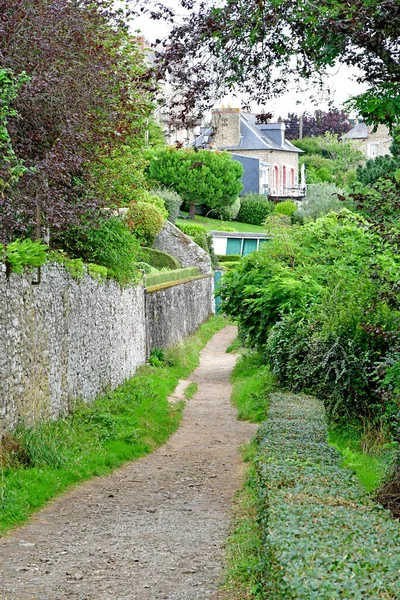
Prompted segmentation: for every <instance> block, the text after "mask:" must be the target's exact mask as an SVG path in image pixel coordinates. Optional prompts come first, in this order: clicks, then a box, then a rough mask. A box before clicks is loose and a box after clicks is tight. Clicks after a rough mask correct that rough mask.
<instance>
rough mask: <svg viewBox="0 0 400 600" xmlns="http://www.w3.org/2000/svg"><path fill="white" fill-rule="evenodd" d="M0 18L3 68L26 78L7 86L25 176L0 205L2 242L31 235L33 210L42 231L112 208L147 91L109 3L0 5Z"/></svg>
mask: <svg viewBox="0 0 400 600" xmlns="http://www.w3.org/2000/svg"><path fill="white" fill-rule="evenodd" d="M0 15H1V30H2V41H1V47H0V51H1V59H2V65H3V68H4V69H6V71H7V73H15V74H26V75H21V76H20V77H19V79H18V80H15V82H16V85H17V87H18V95H15V94H14V97H13V98H12V102H11V104H10V107H11V109H12V111H13V112H12V113H10V114H9V116H8V118H7V121H8V122H7V131H8V135H9V139H10V145H11V147H12V148H13V149H14V152H15V156H16V160H17V161H19V165H21V164H23V165H24V168H25V169H26V170H25V171H24V172H23V173H22V176H21V177H19V176H18V178H17V179H16V180H15V181H14V184H13V186H12V187H10V188H8V190H7V194H6V195H5V196H4V197H3V199H2V205H1V213H0V228H1V231H2V239H7V240H8V239H11V238H12V237H13V236H14V237H20V236H21V235H23V236H24V237H25V236H26V235H29V234H30V232H31V230H32V227H33V225H34V223H35V221H36V213H37V206H36V205H37V204H38V211H39V213H40V218H41V221H42V224H43V227H50V228H51V230H52V231H60V230H65V229H66V228H68V227H69V226H77V225H78V224H79V223H80V220H81V218H82V217H84V219H85V220H88V219H89V218H92V220H93V219H95V216H96V215H97V208H98V206H101V205H104V204H105V203H107V202H108V201H110V200H112V201H113V202H114V204H115V203H116V202H117V201H118V199H116V198H115V197H114V194H117V193H119V191H120V189H121V187H122V184H121V181H120V180H118V181H115V188H114V187H113V186H114V178H115V177H116V174H117V173H118V170H119V169H120V168H121V178H122V177H123V173H124V174H125V175H126V173H127V171H128V170H129V165H132V164H135V165H137V164H139V163H138V162H135V161H133V162H132V161H131V156H130V155H129V151H127V153H125V154H124V152H125V150H123V149H121V146H122V145H123V144H128V145H131V144H133V145H136V146H137V145H138V144H139V143H140V142H139V141H140V140H143V141H144V132H145V129H146V121H147V117H148V116H149V115H150V113H151V111H152V95H153V85H154V84H153V82H152V80H151V77H149V70H148V66H147V64H146V62H145V60H144V55H143V52H142V50H141V48H140V45H139V43H138V41H137V39H135V38H132V37H131V36H130V34H129V31H128V27H127V24H126V21H125V16H126V15H125V14H124V11H123V10H122V9H118V8H114V7H113V3H112V2H111V1H110V0H93V1H92V0H90V1H89V0H82V1H80V2H65V1H64V0H43V1H41V2H39V3H37V2H36V3H35V2H34V3H32V2H31V1H30V0H15V1H13V2H9V1H8V0H0ZM2 73H3V74H4V71H2ZM23 78H25V79H24V80H23ZM22 83H23V85H21V84H22ZM14 87H15V86H14ZM2 90H3V91H4V78H3V79H2ZM127 155H129V156H128V158H129V160H128V159H127ZM126 160H128V162H129V165H128V167H127V168H125V166H126V165H125V163H124V161H126ZM97 162H98V163H99V165H100V166H99V167H98V168H96V167H95V166H94V165H95V163H97ZM139 162H140V161H139ZM122 167H123V168H122ZM107 169H110V171H111V172H110V174H109V177H107V175H106V171H107ZM97 183H98V186H99V187H96V184H97ZM16 206H18V211H16V210H15V207H16Z"/></svg>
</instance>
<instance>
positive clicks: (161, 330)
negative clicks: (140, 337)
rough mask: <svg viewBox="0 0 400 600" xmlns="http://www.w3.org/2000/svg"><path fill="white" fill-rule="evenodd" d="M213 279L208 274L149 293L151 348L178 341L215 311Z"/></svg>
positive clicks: (168, 345)
mask: <svg viewBox="0 0 400 600" xmlns="http://www.w3.org/2000/svg"><path fill="white" fill-rule="evenodd" d="M213 290H214V279H213V276H212V275H205V276H203V277H199V278H197V279H194V280H192V281H188V282H186V283H180V284H179V283H178V284H175V285H170V286H168V287H166V286H165V285H164V286H159V289H155V290H154V291H152V290H151V289H150V290H148V291H147V292H146V320H147V339H148V349H149V351H151V350H152V349H153V348H170V347H171V346H174V345H175V344H179V342H181V341H182V340H183V339H185V338H186V337H187V336H188V335H190V334H191V333H193V332H194V331H196V329H197V328H198V327H199V325H201V323H203V322H204V321H205V320H206V319H207V318H208V317H209V316H210V315H211V314H212V313H213V312H214V295H213Z"/></svg>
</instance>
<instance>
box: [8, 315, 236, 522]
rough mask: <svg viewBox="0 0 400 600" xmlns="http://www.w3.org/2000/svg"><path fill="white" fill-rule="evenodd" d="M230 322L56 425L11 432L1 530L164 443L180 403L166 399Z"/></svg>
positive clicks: (205, 329) (207, 327) (212, 323)
mask: <svg viewBox="0 0 400 600" xmlns="http://www.w3.org/2000/svg"><path fill="white" fill-rule="evenodd" d="M225 324H226V321H225V320H224V319H223V318H222V317H213V318H212V319H210V320H209V321H207V323H205V324H204V325H202V326H201V327H200V328H199V329H198V330H197V332H196V333H195V334H193V335H192V336H190V337H189V338H188V339H187V340H186V341H185V342H184V343H183V344H181V345H180V346H179V347H178V348H174V349H170V350H168V351H167V352H166V353H165V354H166V356H165V358H166V360H165V362H164V363H163V365H162V366H160V367H158V368H157V369H154V368H152V367H142V368H140V369H138V371H137V373H136V375H135V377H133V378H132V379H130V380H129V381H127V382H126V383H125V384H123V385H122V386H120V387H118V388H117V389H116V390H114V391H112V392H109V393H107V394H105V395H104V396H102V397H100V398H98V399H97V400H96V401H95V402H93V403H92V404H90V405H88V404H83V403H79V402H76V405H75V408H74V410H73V412H72V414H70V415H68V416H65V417H64V418H62V419H60V420H58V421H56V422H52V423H46V424H42V425H39V426H38V427H37V428H35V429H27V428H25V427H23V426H20V427H19V428H17V430H16V431H14V432H12V433H11V434H10V437H9V438H8V440H7V441H6V443H4V442H3V443H2V445H0V473H1V475H2V477H1V478H0V533H4V532H5V531H6V530H7V529H10V528H11V527H14V526H15V525H17V524H20V523H23V522H24V521H26V520H27V519H28V517H29V516H30V515H31V514H32V513H33V512H35V511H37V510H38V509H39V508H41V507H42V506H43V505H44V504H45V503H46V502H47V501H48V500H49V499H50V498H52V497H54V496H56V495H58V494H60V493H62V492H63V491H64V490H65V489H67V488H69V487H71V486H72V485H74V484H76V483H78V482H80V481H84V480H86V479H89V478H91V477H94V476H99V475H105V474H106V473H109V472H110V471H112V470H114V469H116V468H117V467H119V466H121V465H122V464H123V463H125V462H127V461H129V460H134V459H138V458H140V457H141V456H144V455H145V454H148V453H149V452H152V451H153V450H154V449H155V448H157V447H158V446H160V445H161V444H163V443H164V442H165V441H166V440H167V439H168V437H169V436H170V435H171V434H172V433H173V432H174V431H175V430H176V429H177V427H178V425H179V422H180V419H181V415H182V408H183V407H182V404H178V405H177V404H175V405H171V404H170V403H169V402H168V396H169V395H171V394H172V392H173V391H174V389H175V387H176V385H177V384H178V381H179V380H180V379H185V378H186V377H187V376H188V375H189V373H191V371H192V370H193V369H194V368H195V367H196V366H197V365H198V362H199V354H200V350H201V349H202V348H203V347H204V346H205V344H206V342H207V341H208V340H209V339H210V338H211V337H212V336H213V334H214V333H215V332H216V331H218V330H219V329H221V328H222V327H224V326H225ZM38 480H40V484H41V485H40V486H38V484H37V482H38Z"/></svg>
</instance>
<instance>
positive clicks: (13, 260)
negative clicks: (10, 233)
mask: <svg viewBox="0 0 400 600" xmlns="http://www.w3.org/2000/svg"><path fill="white" fill-rule="evenodd" d="M46 249H47V246H45V245H44V244H43V243H42V242H41V241H35V242H33V241H32V240H31V239H29V238H27V239H25V240H18V239H17V240H14V241H13V242H10V243H9V244H8V245H7V246H3V244H1V243H0V262H3V263H5V265H6V273H7V274H8V275H9V274H10V273H23V271H24V267H40V266H41V265H43V264H44V263H45V262H46V260H47V255H46Z"/></svg>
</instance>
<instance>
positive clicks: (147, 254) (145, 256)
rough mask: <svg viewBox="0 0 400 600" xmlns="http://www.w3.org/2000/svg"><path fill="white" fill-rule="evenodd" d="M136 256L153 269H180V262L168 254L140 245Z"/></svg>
mask: <svg viewBox="0 0 400 600" xmlns="http://www.w3.org/2000/svg"><path fill="white" fill-rule="evenodd" d="M138 258H139V259H140V260H141V261H143V262H145V263H147V264H149V265H150V266H151V267H154V268H155V269H171V270H174V269H180V268H181V264H180V262H179V261H178V260H177V259H176V258H175V257H174V256H171V255H170V254H167V253H166V252H161V250H155V249H154V248H146V247H145V246H142V247H141V248H140V251H139V255H138Z"/></svg>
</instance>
